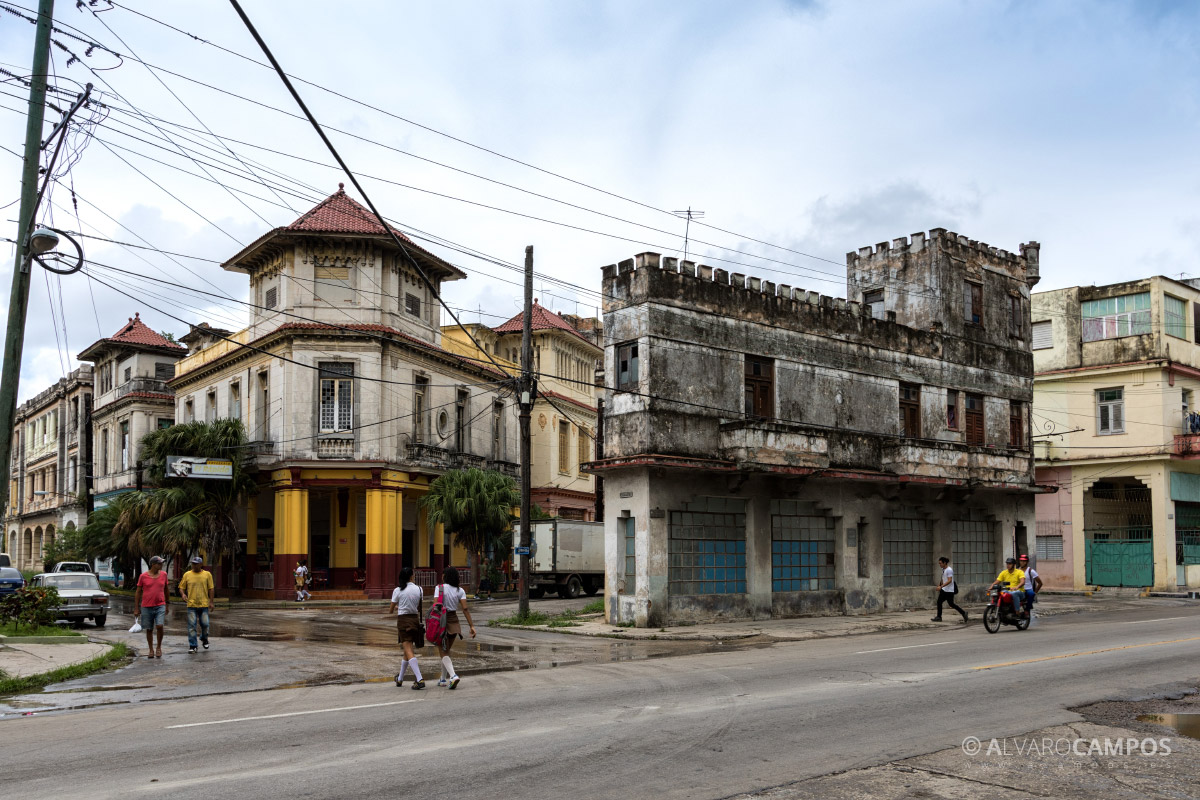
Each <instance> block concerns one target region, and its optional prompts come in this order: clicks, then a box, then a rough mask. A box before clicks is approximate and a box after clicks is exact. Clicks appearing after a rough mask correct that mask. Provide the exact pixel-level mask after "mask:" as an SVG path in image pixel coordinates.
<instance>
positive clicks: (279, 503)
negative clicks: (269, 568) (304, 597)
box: [274, 486, 308, 597]
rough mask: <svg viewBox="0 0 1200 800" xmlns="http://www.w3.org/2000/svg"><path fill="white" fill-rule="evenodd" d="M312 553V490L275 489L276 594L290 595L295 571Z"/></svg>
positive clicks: (280, 595)
mask: <svg viewBox="0 0 1200 800" xmlns="http://www.w3.org/2000/svg"><path fill="white" fill-rule="evenodd" d="M307 556H308V490H307V489H298V488H292V487H290V486H288V487H280V488H279V489H277V490H276V492H275V559H274V569H275V593H276V596H277V597H287V596H288V595H289V594H290V593H291V590H292V589H293V588H294V586H295V583H294V581H293V577H292V576H293V573H294V572H295V570H296V565H297V564H298V563H299V562H300V559H302V558H305V557H307Z"/></svg>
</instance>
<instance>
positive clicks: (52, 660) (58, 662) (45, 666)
mask: <svg viewBox="0 0 1200 800" xmlns="http://www.w3.org/2000/svg"><path fill="white" fill-rule="evenodd" d="M111 647H112V645H110V644H108V643H106V642H89V641H86V640H81V643H80V644H13V645H5V646H4V647H3V648H2V649H0V670H3V671H4V672H5V673H6V674H7V675H8V677H10V678H24V677H27V676H29V675H41V674H42V673H45V672H53V671H54V670H56V669H60V668H62V667H69V666H71V665H72V664H82V663H83V662H85V661H91V660H92V659H93V658H96V657H98V656H102V655H104V654H105V653H107V652H108V651H109V649H110V648H111Z"/></svg>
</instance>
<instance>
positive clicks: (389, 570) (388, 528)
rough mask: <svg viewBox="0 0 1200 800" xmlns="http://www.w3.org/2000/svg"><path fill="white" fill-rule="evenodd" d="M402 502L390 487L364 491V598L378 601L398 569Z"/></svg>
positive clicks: (390, 584)
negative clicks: (365, 594)
mask: <svg viewBox="0 0 1200 800" xmlns="http://www.w3.org/2000/svg"><path fill="white" fill-rule="evenodd" d="M398 510H403V500H402V498H401V495H400V493H399V492H398V491H396V490H395V489H391V488H378V489H367V584H366V587H365V588H366V592H367V596H368V597H370V598H372V599H379V598H382V597H384V596H385V591H386V589H388V588H390V587H391V586H392V584H393V583H394V582H395V580H396V573H398V572H399V569H400V564H399V562H400V543H399V538H400V534H399V514H398Z"/></svg>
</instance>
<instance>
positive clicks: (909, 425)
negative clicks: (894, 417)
mask: <svg viewBox="0 0 1200 800" xmlns="http://www.w3.org/2000/svg"><path fill="white" fill-rule="evenodd" d="M900 433H901V434H902V435H903V436H905V437H907V438H909V439H919V438H920V437H921V387H920V386H917V385H916V384H912V383H902V384H900Z"/></svg>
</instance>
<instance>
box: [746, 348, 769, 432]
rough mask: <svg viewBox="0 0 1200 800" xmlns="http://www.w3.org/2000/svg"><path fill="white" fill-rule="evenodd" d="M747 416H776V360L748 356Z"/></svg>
mask: <svg viewBox="0 0 1200 800" xmlns="http://www.w3.org/2000/svg"><path fill="white" fill-rule="evenodd" d="M746 416H747V417H752V418H758V419H772V418H774V416H775V362H774V361H773V360H772V359H769V358H759V357H758V356H746Z"/></svg>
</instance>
